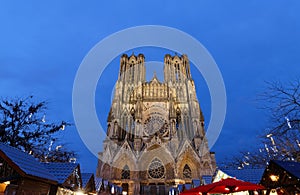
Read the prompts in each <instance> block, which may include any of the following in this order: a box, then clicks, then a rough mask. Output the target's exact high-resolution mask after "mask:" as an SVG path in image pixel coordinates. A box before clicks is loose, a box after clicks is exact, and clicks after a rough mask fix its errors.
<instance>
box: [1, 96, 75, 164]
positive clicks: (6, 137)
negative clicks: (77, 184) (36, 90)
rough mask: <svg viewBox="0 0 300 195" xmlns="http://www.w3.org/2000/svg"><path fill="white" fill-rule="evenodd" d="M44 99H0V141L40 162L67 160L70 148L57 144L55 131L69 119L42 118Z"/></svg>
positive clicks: (45, 108) (68, 159) (60, 128)
mask: <svg viewBox="0 0 300 195" xmlns="http://www.w3.org/2000/svg"><path fill="white" fill-rule="evenodd" d="M46 105H47V103H46V102H45V101H42V102H37V103H36V102H34V101H33V97H32V96H30V97H27V98H15V99H3V100H1V101H0V141H1V142H3V143H5V144H8V145H10V146H13V147H16V148H18V149H20V150H22V151H24V152H27V153H29V154H31V155H33V156H34V157H35V158H38V159H39V160H40V161H42V162H67V161H70V160H72V159H74V157H75V152H74V151H69V150H67V149H66V148H65V147H64V145H59V144H58V141H59V140H58V137H57V136H56V134H57V133H58V132H59V131H61V130H64V129H65V127H66V126H70V123H67V122H65V121H61V122H59V123H51V122H48V121H46V115H45V114H46V111H47V107H46Z"/></svg>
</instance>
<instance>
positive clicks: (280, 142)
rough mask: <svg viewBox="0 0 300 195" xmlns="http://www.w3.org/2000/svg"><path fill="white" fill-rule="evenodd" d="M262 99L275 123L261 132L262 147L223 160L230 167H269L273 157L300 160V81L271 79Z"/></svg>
mask: <svg viewBox="0 0 300 195" xmlns="http://www.w3.org/2000/svg"><path fill="white" fill-rule="evenodd" d="M259 100H260V101H262V102H263V106H262V109H264V110H265V111H267V113H268V114H269V116H270V121H271V125H270V126H269V127H268V128H267V129H266V131H265V132H264V133H263V134H262V135H260V138H259V140H260V145H259V147H258V148H254V149H252V150H251V151H242V152H240V154H238V155H236V156H234V157H232V159H230V161H228V162H225V163H223V164H224V165H225V166H226V167H232V168H244V167H265V165H266V164H267V163H268V162H269V161H270V160H291V161H298V162H300V128H299V127H300V80H299V79H298V80H294V81H293V82H289V83H287V84H284V83H282V82H278V81H276V82H267V88H266V90H265V92H264V93H263V94H261V95H260V96H259ZM224 165H223V166H224Z"/></svg>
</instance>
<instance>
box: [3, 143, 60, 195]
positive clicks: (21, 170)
mask: <svg viewBox="0 0 300 195" xmlns="http://www.w3.org/2000/svg"><path fill="white" fill-rule="evenodd" d="M56 186H57V181H56V178H55V177H54V176H53V175H52V174H50V173H49V171H48V170H47V169H46V168H45V167H44V166H43V165H42V164H41V163H40V162H38V161H37V160H36V159H35V158H34V157H32V156H31V155H29V154H27V153H25V152H23V151H21V150H19V149H16V148H13V147H11V146H8V145H5V144H3V143H1V142H0V195H1V194H24V195H29V194H30V195H32V194H34V195H40V194H49V195H54V194H56Z"/></svg>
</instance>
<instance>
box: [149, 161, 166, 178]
mask: <svg viewBox="0 0 300 195" xmlns="http://www.w3.org/2000/svg"><path fill="white" fill-rule="evenodd" d="M148 174H149V176H150V177H151V178H153V179H160V178H162V177H163V176H164V175H165V168H164V166H163V164H162V163H161V161H160V160H159V159H157V158H155V159H154V160H153V161H152V162H151V164H150V165H149V169H148Z"/></svg>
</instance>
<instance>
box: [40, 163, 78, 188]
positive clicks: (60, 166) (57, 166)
mask: <svg viewBox="0 0 300 195" xmlns="http://www.w3.org/2000/svg"><path fill="white" fill-rule="evenodd" d="M43 165H44V166H45V167H46V168H47V170H48V172H50V173H51V174H52V175H54V177H55V178H56V179H57V181H58V183H59V184H63V183H64V182H65V181H66V180H67V179H68V177H69V176H70V175H71V174H72V173H73V171H74V170H75V169H76V168H77V167H79V164H78V163H56V162H51V163H43Z"/></svg>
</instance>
